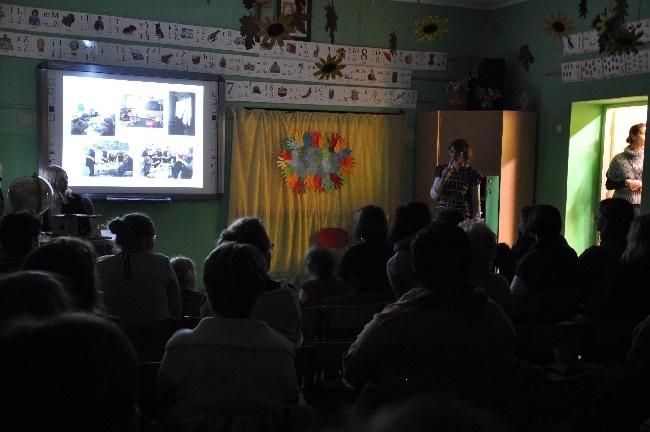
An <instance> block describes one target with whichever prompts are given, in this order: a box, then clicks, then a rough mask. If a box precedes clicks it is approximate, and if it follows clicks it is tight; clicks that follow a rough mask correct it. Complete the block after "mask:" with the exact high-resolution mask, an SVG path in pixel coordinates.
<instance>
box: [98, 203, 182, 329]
mask: <svg viewBox="0 0 650 432" xmlns="http://www.w3.org/2000/svg"><path fill="white" fill-rule="evenodd" d="M108 228H109V229H110V230H111V232H112V233H113V234H115V243H116V244H117V245H118V246H119V247H120V249H121V252H120V253H118V254H116V255H108V256H103V257H101V258H99V259H98V260H97V284H98V288H99V291H100V292H101V293H102V300H103V302H104V306H105V307H106V311H107V313H109V314H110V315H114V316H116V317H118V318H120V319H121V320H122V321H123V322H126V323H131V322H143V321H157V320H162V319H165V318H171V317H175V316H179V315H180V314H181V292H180V288H179V287H178V281H177V280H176V275H175V274H174V270H173V269H172V265H171V263H170V262H169V258H167V257H166V256H165V255H163V254H159V253H154V252H153V248H154V243H155V239H156V229H155V227H154V225H153V222H152V221H151V219H150V218H149V216H147V215H146V214H144V213H129V214H127V215H125V216H123V217H121V218H116V219H113V220H112V221H111V222H110V223H109V224H108Z"/></svg>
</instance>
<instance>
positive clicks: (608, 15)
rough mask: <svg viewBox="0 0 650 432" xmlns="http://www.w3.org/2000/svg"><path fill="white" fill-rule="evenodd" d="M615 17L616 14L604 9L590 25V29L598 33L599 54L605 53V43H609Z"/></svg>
mask: <svg viewBox="0 0 650 432" xmlns="http://www.w3.org/2000/svg"><path fill="white" fill-rule="evenodd" d="M615 15H616V13H615V12H614V11H610V10H608V9H607V8H605V9H604V10H603V12H602V13H599V14H598V15H597V16H596V18H595V19H594V20H593V22H592V23H591V27H592V28H594V29H596V31H597V32H598V52H599V53H600V54H602V53H604V52H605V51H607V42H608V41H609V35H610V34H611V33H612V32H613V31H614V24H615V21H614V17H615Z"/></svg>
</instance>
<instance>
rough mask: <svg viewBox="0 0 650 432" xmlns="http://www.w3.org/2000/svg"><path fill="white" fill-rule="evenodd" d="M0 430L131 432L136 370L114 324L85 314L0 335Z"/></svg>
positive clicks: (6, 329) (15, 325)
mask: <svg viewBox="0 0 650 432" xmlns="http://www.w3.org/2000/svg"><path fill="white" fill-rule="evenodd" d="M0 382H1V383H2V386H0V406H2V415H1V416H0V430H3V431H18V430H22V431H54V432H63V431H66V432H82V431H98V432H112V431H118V430H119V431H124V432H132V431H133V432H135V431H136V430H138V428H137V426H138V410H137V407H136V398H137V390H138V368H137V363H136V358H135V354H134V352H133V348H132V346H131V344H130V342H129V340H128V338H127V337H126V335H125V334H124V332H123V331H121V329H120V328H119V327H117V326H116V325H115V324H113V323H110V322H108V321H106V320H104V319H102V318H99V317H95V316H93V315H91V314H85V313H66V314H62V315H56V316H52V317H49V318H44V319H42V320H40V321H36V320H33V319H31V320H29V319H22V320H21V319H17V320H14V321H13V322H11V323H9V324H5V325H3V326H2V327H1V329H0Z"/></svg>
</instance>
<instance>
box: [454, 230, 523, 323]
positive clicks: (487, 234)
mask: <svg viewBox="0 0 650 432" xmlns="http://www.w3.org/2000/svg"><path fill="white" fill-rule="evenodd" d="M460 227H461V228H462V229H463V230H464V231H465V233H467V237H468V238H469V243H470V245H471V246H472V262H471V263H470V265H469V270H468V271H467V280H468V281H469V283H470V284H472V285H474V286H476V287H479V288H483V289H484V290H485V291H486V292H487V293H488V295H489V296H490V298H491V299H492V300H494V301H495V302H496V303H497V304H498V305H499V306H501V307H502V308H503V311H504V312H505V313H506V315H508V317H509V318H510V319H512V312H513V311H512V295H511V294H510V285H508V281H507V280H506V278H504V277H503V276H501V275H499V274H496V273H494V263H493V262H494V258H495V256H496V250H497V236H496V234H494V232H492V230H491V229H490V227H489V226H488V225H487V224H486V223H485V222H483V221H476V220H465V221H463V222H461V223H460Z"/></svg>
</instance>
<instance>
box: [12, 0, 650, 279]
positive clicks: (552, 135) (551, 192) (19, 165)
mask: <svg viewBox="0 0 650 432" xmlns="http://www.w3.org/2000/svg"><path fill="white" fill-rule="evenodd" d="M640 1H646V0H629V5H630V11H631V14H632V11H636V10H637V9H638V6H639V2H640ZM212 3H213V4H212V6H208V5H207V2H206V1H205V0H196V1H193V2H178V1H175V0H156V1H149V0H145V1H140V2H133V1H131V0H113V1H111V2H87V1H82V0H48V1H46V0H33V1H27V0H16V1H15V2H13V4H18V5H26V6H33V7H48V8H56V9H62V10H71V11H80V12H93V13H100V14H110V15H118V16H128V17H133V18H146V19H154V20H161V21H170V22H177V23H187V24H194V25H207V26H214V27H226V28H233V29H238V28H239V25H240V24H239V21H238V20H239V18H240V17H241V16H242V15H244V14H245V13H246V11H245V9H244V7H243V6H242V2H241V1H240V0H221V1H216V2H214V1H213V2H212ZM575 3H576V4H575V5H572V6H571V7H572V10H566V7H567V3H566V2H564V1H562V2H560V1H559V0H552V1H550V2H549V1H548V0H529V1H528V2H525V3H521V4H517V5H514V6H510V7H506V8H502V9H498V10H495V11H491V12H487V11H479V10H470V9H461V8H452V7H439V6H430V5H423V4H416V3H399V2H393V1H390V0H354V1H353V0H349V1H338V2H335V5H336V9H337V13H338V17H339V19H338V29H339V31H338V32H337V33H336V42H337V43H340V44H346V45H358V46H376V47H388V39H389V36H390V33H391V32H392V31H393V30H396V32H397V37H398V49H403V50H414V51H439V52H446V53H447V54H448V56H449V58H453V57H455V56H457V55H463V54H474V55H476V56H478V57H503V58H505V59H506V94H505V104H506V108H508V109H516V108H517V106H518V103H517V99H518V96H519V93H520V92H521V91H522V90H526V91H528V93H529V94H530V96H531V99H532V106H531V109H532V110H534V111H537V112H538V113H539V119H538V132H537V133H538V146H537V161H538V162H537V170H536V185H537V186H536V193H535V196H536V202H540V203H541V202H545V203H550V204H553V205H555V206H557V207H559V208H560V209H561V210H562V212H563V213H564V210H565V207H566V206H565V203H566V198H567V196H566V194H567V192H566V191H567V185H566V178H567V171H568V163H567V161H568V157H569V152H568V148H569V136H570V135H569V130H570V128H569V125H570V119H571V117H570V116H571V105H572V103H573V102H577V101H585V100H593V99H605V98H615V97H621V96H640V95H647V93H648V89H649V87H648V85H647V83H648V78H650V75H647V74H646V75H640V76H634V77H626V78H618V79H613V80H609V81H594V82H588V83H578V84H562V83H561V76H560V67H561V66H560V65H561V63H562V62H563V61H569V60H574V59H579V58H585V57H592V56H594V55H593V54H590V55H584V56H576V57H571V58H564V57H563V55H562V49H561V47H560V42H559V41H558V40H557V39H551V38H550V37H548V36H547V35H546V33H544V32H543V31H542V28H543V27H545V22H544V20H546V19H549V18H550V16H551V14H557V12H558V10H560V11H561V12H562V13H567V14H568V15H569V19H571V20H573V21H575V26H576V30H577V31H584V30H587V28H588V26H589V23H590V21H591V18H589V19H587V20H581V19H579V18H578V15H577V3H578V2H577V0H576V1H575ZM326 4H327V1H326V0H313V9H312V14H313V21H312V40H313V41H317V42H328V40H329V39H328V33H327V32H326V31H325V11H324V7H325V5H326ZM646 9H647V8H646ZM274 10H275V8H272V9H264V13H265V14H267V15H270V14H272V13H273V11H274ZM429 16H438V17H440V18H443V19H445V18H448V19H449V21H448V22H447V24H445V28H446V29H447V30H448V32H447V33H444V34H442V35H441V36H440V37H438V38H436V39H435V40H433V41H427V40H424V41H421V42H418V41H417V38H416V35H415V29H416V25H415V23H416V22H418V21H423V20H425V19H426V18H428V17H429ZM649 16H650V10H644V11H643V16H642V18H648V17H649ZM633 19H636V17H633ZM489 21H496V22H498V23H500V26H501V29H502V32H501V35H500V36H496V37H486V35H485V34H484V28H485V25H486V24H487V23H488V22H489ZM523 44H530V50H531V52H532V53H533V55H534V56H535V62H534V63H533V64H532V65H531V69H530V71H529V72H525V71H524V70H523V69H522V68H521V66H520V65H519V63H518V61H517V57H518V52H519V47H520V46H521V45H523ZM37 63H38V61H36V60H30V59H20V58H14V57H4V56H0V88H1V89H2V98H0V163H2V164H3V165H4V166H5V174H4V179H5V180H4V182H3V186H4V188H5V190H6V188H7V187H8V185H9V184H10V183H11V181H13V179H15V178H16V177H18V176H20V175H24V174H27V173H30V172H32V171H34V170H36V168H37V147H38V143H37V135H36V122H37V119H36V76H35V70H36V65H37ZM452 68H453V64H452V63H450V64H449V68H448V71H447V72H422V71H414V73H413V81H412V88H414V89H416V90H418V108H417V110H423V111H428V110H440V109H446V108H447V106H448V105H447V99H448V95H447V93H446V91H445V86H446V83H447V81H449V80H450V79H451V78H452V76H453V74H452V70H453V69H452ZM232 105H234V103H231V104H229V107H230V106H232ZM238 105H243V106H254V104H249V103H238ZM284 108H288V109H295V108H296V107H295V106H286V107H284ZM304 108H305V109H322V108H323V107H310V106H307V107H304ZM326 108H327V107H326ZM346 110H347V109H346ZM349 111H355V110H354V109H350V110H349ZM356 111H364V112H382V110H381V109H373V108H370V109H368V108H364V109H358V110H356ZM407 114H408V115H409V122H408V127H409V136H408V140H407V153H406V154H407V158H406V161H405V166H404V167H403V169H404V170H405V172H407V173H412V172H413V171H414V161H415V157H416V155H415V150H414V148H415V144H414V139H415V134H414V131H415V127H416V124H415V114H416V111H415V110H409V111H408V112H407ZM557 124H562V125H563V126H564V128H563V132H559V133H558V132H556V125H557ZM226 126H227V130H226V149H227V164H226V168H227V171H226V173H227V174H228V173H229V170H230V154H231V152H230V145H231V142H232V116H231V114H230V111H229V110H227V124H226ZM413 184H414V179H413V176H408V175H407V176H405V181H404V185H403V191H404V192H403V195H404V202H407V201H409V200H411V199H412V197H413ZM228 186H229V182H228V180H226V188H227V189H228ZM228 199H229V195H228V193H227V192H226V195H225V196H224V198H223V199H222V200H220V201H213V202H179V201H175V202H172V203H171V204H130V203H129V204H115V203H102V202H97V203H96V208H97V211H98V212H99V213H101V214H103V215H104V219H105V220H108V219H110V217H112V216H115V215H120V214H123V213H125V212H130V211H145V212H147V213H149V214H151V216H152V217H153V219H154V221H155V223H156V225H157V228H158V232H159V235H158V240H157V241H158V244H157V250H158V251H160V252H163V253H165V254H168V255H174V254H179V253H182V254H186V255H188V256H190V257H191V258H193V259H194V260H195V261H196V262H197V263H198V267H199V269H200V267H202V266H201V264H200V263H201V262H202V261H203V258H204V257H205V256H206V255H207V253H208V252H209V251H210V250H211V248H212V246H213V245H214V240H215V238H216V236H217V235H218V233H219V232H220V231H221V230H222V229H223V228H224V227H225V226H226V225H227V223H228ZM7 210H9V209H7ZM386 211H387V212H388V213H389V214H390V213H392V211H393V209H386ZM268 223H273V221H268ZM199 273H200V271H199ZM286 276H290V275H286ZM199 277H200V275H199Z"/></svg>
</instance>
